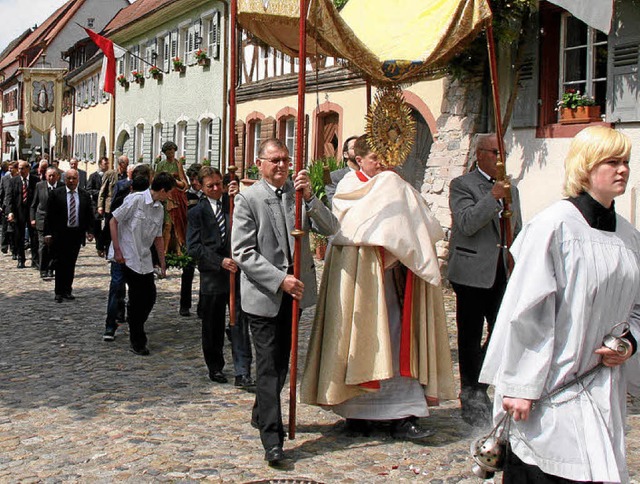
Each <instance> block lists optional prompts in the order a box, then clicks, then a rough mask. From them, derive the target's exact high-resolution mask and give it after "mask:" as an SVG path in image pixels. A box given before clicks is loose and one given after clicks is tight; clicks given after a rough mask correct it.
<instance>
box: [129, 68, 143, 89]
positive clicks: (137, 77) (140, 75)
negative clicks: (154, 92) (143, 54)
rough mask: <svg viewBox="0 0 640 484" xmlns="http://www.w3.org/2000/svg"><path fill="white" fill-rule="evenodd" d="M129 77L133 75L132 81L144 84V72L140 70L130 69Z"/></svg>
mask: <svg viewBox="0 0 640 484" xmlns="http://www.w3.org/2000/svg"><path fill="white" fill-rule="evenodd" d="M131 77H133V82H135V83H136V84H140V86H144V74H143V73H142V72H140V71H132V72H131Z"/></svg>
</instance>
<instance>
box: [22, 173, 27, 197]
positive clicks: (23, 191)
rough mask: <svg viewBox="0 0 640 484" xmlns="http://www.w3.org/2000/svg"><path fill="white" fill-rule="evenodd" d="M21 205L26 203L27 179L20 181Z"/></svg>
mask: <svg viewBox="0 0 640 484" xmlns="http://www.w3.org/2000/svg"><path fill="white" fill-rule="evenodd" d="M22 203H27V179H26V178H23V179H22Z"/></svg>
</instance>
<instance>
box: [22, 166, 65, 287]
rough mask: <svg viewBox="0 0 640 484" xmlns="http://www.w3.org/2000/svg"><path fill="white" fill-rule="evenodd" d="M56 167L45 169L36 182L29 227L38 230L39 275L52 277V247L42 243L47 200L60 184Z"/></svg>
mask: <svg viewBox="0 0 640 484" xmlns="http://www.w3.org/2000/svg"><path fill="white" fill-rule="evenodd" d="M59 178H60V175H59V174H58V170H57V168H54V167H50V168H47V171H46V179H45V180H44V181H40V182H38V183H37V184H36V191H35V194H34V196H33V202H32V203H31V213H30V215H31V217H30V218H31V227H32V228H35V229H36V230H37V231H38V257H39V262H40V264H39V267H40V277H42V278H43V279H44V278H45V277H47V278H48V277H53V257H52V255H53V247H51V246H48V245H47V244H45V243H44V219H45V217H46V215H47V200H48V198H49V193H50V191H51V190H53V189H54V188H58V187H59V186H62V183H60V182H59V181H58V180H59Z"/></svg>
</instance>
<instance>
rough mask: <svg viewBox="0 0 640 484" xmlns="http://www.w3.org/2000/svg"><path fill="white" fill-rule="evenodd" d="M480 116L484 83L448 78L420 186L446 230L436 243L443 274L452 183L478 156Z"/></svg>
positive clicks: (448, 231)
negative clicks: (475, 148) (476, 138)
mask: <svg viewBox="0 0 640 484" xmlns="http://www.w3.org/2000/svg"><path fill="white" fill-rule="evenodd" d="M481 119H482V85H481V83H480V82H479V81H477V82H476V81H474V82H469V81H466V82H464V83H462V82H460V81H454V80H447V81H446V83H445V92H444V96H443V100H442V109H441V113H440V116H439V117H438V119H437V127H438V132H437V136H436V137H435V140H434V143H433V146H432V147H431V153H430V154H429V159H428V160H427V165H426V170H425V175H424V183H423V185H422V189H421V193H422V195H423V196H424V197H425V199H426V200H427V203H428V204H429V206H430V208H431V211H432V212H433V213H434V214H435V216H436V218H437V219H438V221H439V222H440V225H442V228H443V229H444V231H445V239H444V241H442V242H439V243H438V246H437V249H438V257H439V258H440V265H441V268H442V271H443V274H446V263H447V258H448V256H449V249H448V246H449V237H450V234H451V211H450V210H449V184H450V182H451V180H452V179H454V178H455V177H457V176H460V175H462V174H464V173H466V172H467V171H468V169H469V167H470V166H471V164H472V163H473V161H474V159H475V156H473V155H472V153H473V149H472V148H473V147H472V140H473V135H474V134H475V133H476V132H477V131H478V127H479V126H480V123H481Z"/></svg>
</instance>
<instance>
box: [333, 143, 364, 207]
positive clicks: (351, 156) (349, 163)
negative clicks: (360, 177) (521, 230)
mask: <svg viewBox="0 0 640 484" xmlns="http://www.w3.org/2000/svg"><path fill="white" fill-rule="evenodd" d="M357 139H358V136H350V137H349V138H347V139H346V141H345V142H344V145H343V147H342V162H343V163H344V165H345V166H344V168H340V169H338V170H333V171H332V172H331V173H330V174H329V175H330V176H331V183H329V184H328V185H325V186H324V192H325V194H326V195H327V201H328V202H329V207H331V202H332V200H333V195H334V194H335V193H336V187H337V186H338V183H340V180H342V179H343V178H344V176H345V175H346V174H347V173H349V172H350V171H358V170H359V169H360V166H359V165H358V162H357V161H356V152H355V151H354V150H353V147H354V146H355V144H356V140H357Z"/></svg>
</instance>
